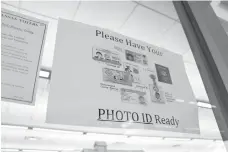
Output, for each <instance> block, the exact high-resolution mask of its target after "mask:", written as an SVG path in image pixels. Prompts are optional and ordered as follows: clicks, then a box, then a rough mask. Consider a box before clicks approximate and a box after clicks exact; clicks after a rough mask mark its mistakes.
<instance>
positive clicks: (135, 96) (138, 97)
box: [121, 88, 148, 106]
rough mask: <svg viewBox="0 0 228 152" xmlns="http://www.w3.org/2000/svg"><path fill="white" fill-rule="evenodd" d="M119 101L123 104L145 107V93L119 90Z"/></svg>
mask: <svg viewBox="0 0 228 152" xmlns="http://www.w3.org/2000/svg"><path fill="white" fill-rule="evenodd" d="M121 100H122V102H125V103H132V104H140V105H144V106H146V105H147V104H148V103H147V100H146V93H145V92H141V91H138V90H131V89H124V88H122V89H121Z"/></svg>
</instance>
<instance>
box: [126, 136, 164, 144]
mask: <svg viewBox="0 0 228 152" xmlns="http://www.w3.org/2000/svg"><path fill="white" fill-rule="evenodd" d="M161 141H163V138H162V137H140V136H131V137H129V138H128V140H127V141H126V142H127V143H132V142H133V143H147V144H148V143H152V142H161Z"/></svg>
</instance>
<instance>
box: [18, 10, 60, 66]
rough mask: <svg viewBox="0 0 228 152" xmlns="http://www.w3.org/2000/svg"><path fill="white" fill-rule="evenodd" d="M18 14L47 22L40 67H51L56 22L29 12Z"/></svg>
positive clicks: (22, 11)
mask: <svg viewBox="0 0 228 152" xmlns="http://www.w3.org/2000/svg"><path fill="white" fill-rule="evenodd" d="M20 13H22V14H24V15H28V16H31V17H35V18H37V19H40V20H44V21H46V22H48V28H47V32H46V39H45V43H44V49H43V56H42V59H41V60H42V61H41V65H42V66H45V67H52V63H53V57H54V49H55V38H56V33H57V26H58V20H54V19H51V18H48V17H44V16H41V15H37V14H34V13H31V12H28V11H25V10H20Z"/></svg>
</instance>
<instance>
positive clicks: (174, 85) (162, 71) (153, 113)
mask: <svg viewBox="0 0 228 152" xmlns="http://www.w3.org/2000/svg"><path fill="white" fill-rule="evenodd" d="M58 26H59V27H58V32H57V38H56V48H55V56H54V63H53V73H52V74H53V75H52V79H51V89H50V94H49V102H48V108H47V122H48V123H55V124H65V125H80V126H93V127H110V128H131V129H155V130H169V131H177V132H188V133H199V123H198V108H197V106H196V100H195V98H194V95H193V92H192V90H191V87H190V84H189V81H188V78H187V75H186V73H185V68H184V64H183V60H182V56H180V55H177V54H175V53H172V52H169V51H166V50H164V49H161V48H157V47H154V46H152V45H150V44H147V43H144V42H141V41H137V40H134V39H132V38H129V37H126V36H123V35H120V34H117V33H114V32H110V31H108V30H104V29H101V28H97V27H93V26H88V25H85V24H82V23H77V22H73V21H67V20H62V19H61V20H60V21H59V24H58Z"/></svg>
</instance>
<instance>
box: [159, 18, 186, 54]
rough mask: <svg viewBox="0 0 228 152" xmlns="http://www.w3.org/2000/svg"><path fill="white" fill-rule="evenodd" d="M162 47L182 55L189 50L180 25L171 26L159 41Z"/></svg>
mask: <svg viewBox="0 0 228 152" xmlns="http://www.w3.org/2000/svg"><path fill="white" fill-rule="evenodd" d="M159 41H160V42H159V43H160V44H161V46H162V47H164V48H166V49H168V50H170V51H172V52H175V53H178V54H184V53H186V52H187V51H188V50H190V46H189V43H188V40H187V37H186V35H185V33H184V30H183V28H182V26H181V24H180V23H178V22H176V24H173V26H171V27H170V28H169V29H168V30H167V31H166V32H165V33H164V34H163V36H162V37H161V38H160V39H159Z"/></svg>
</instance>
